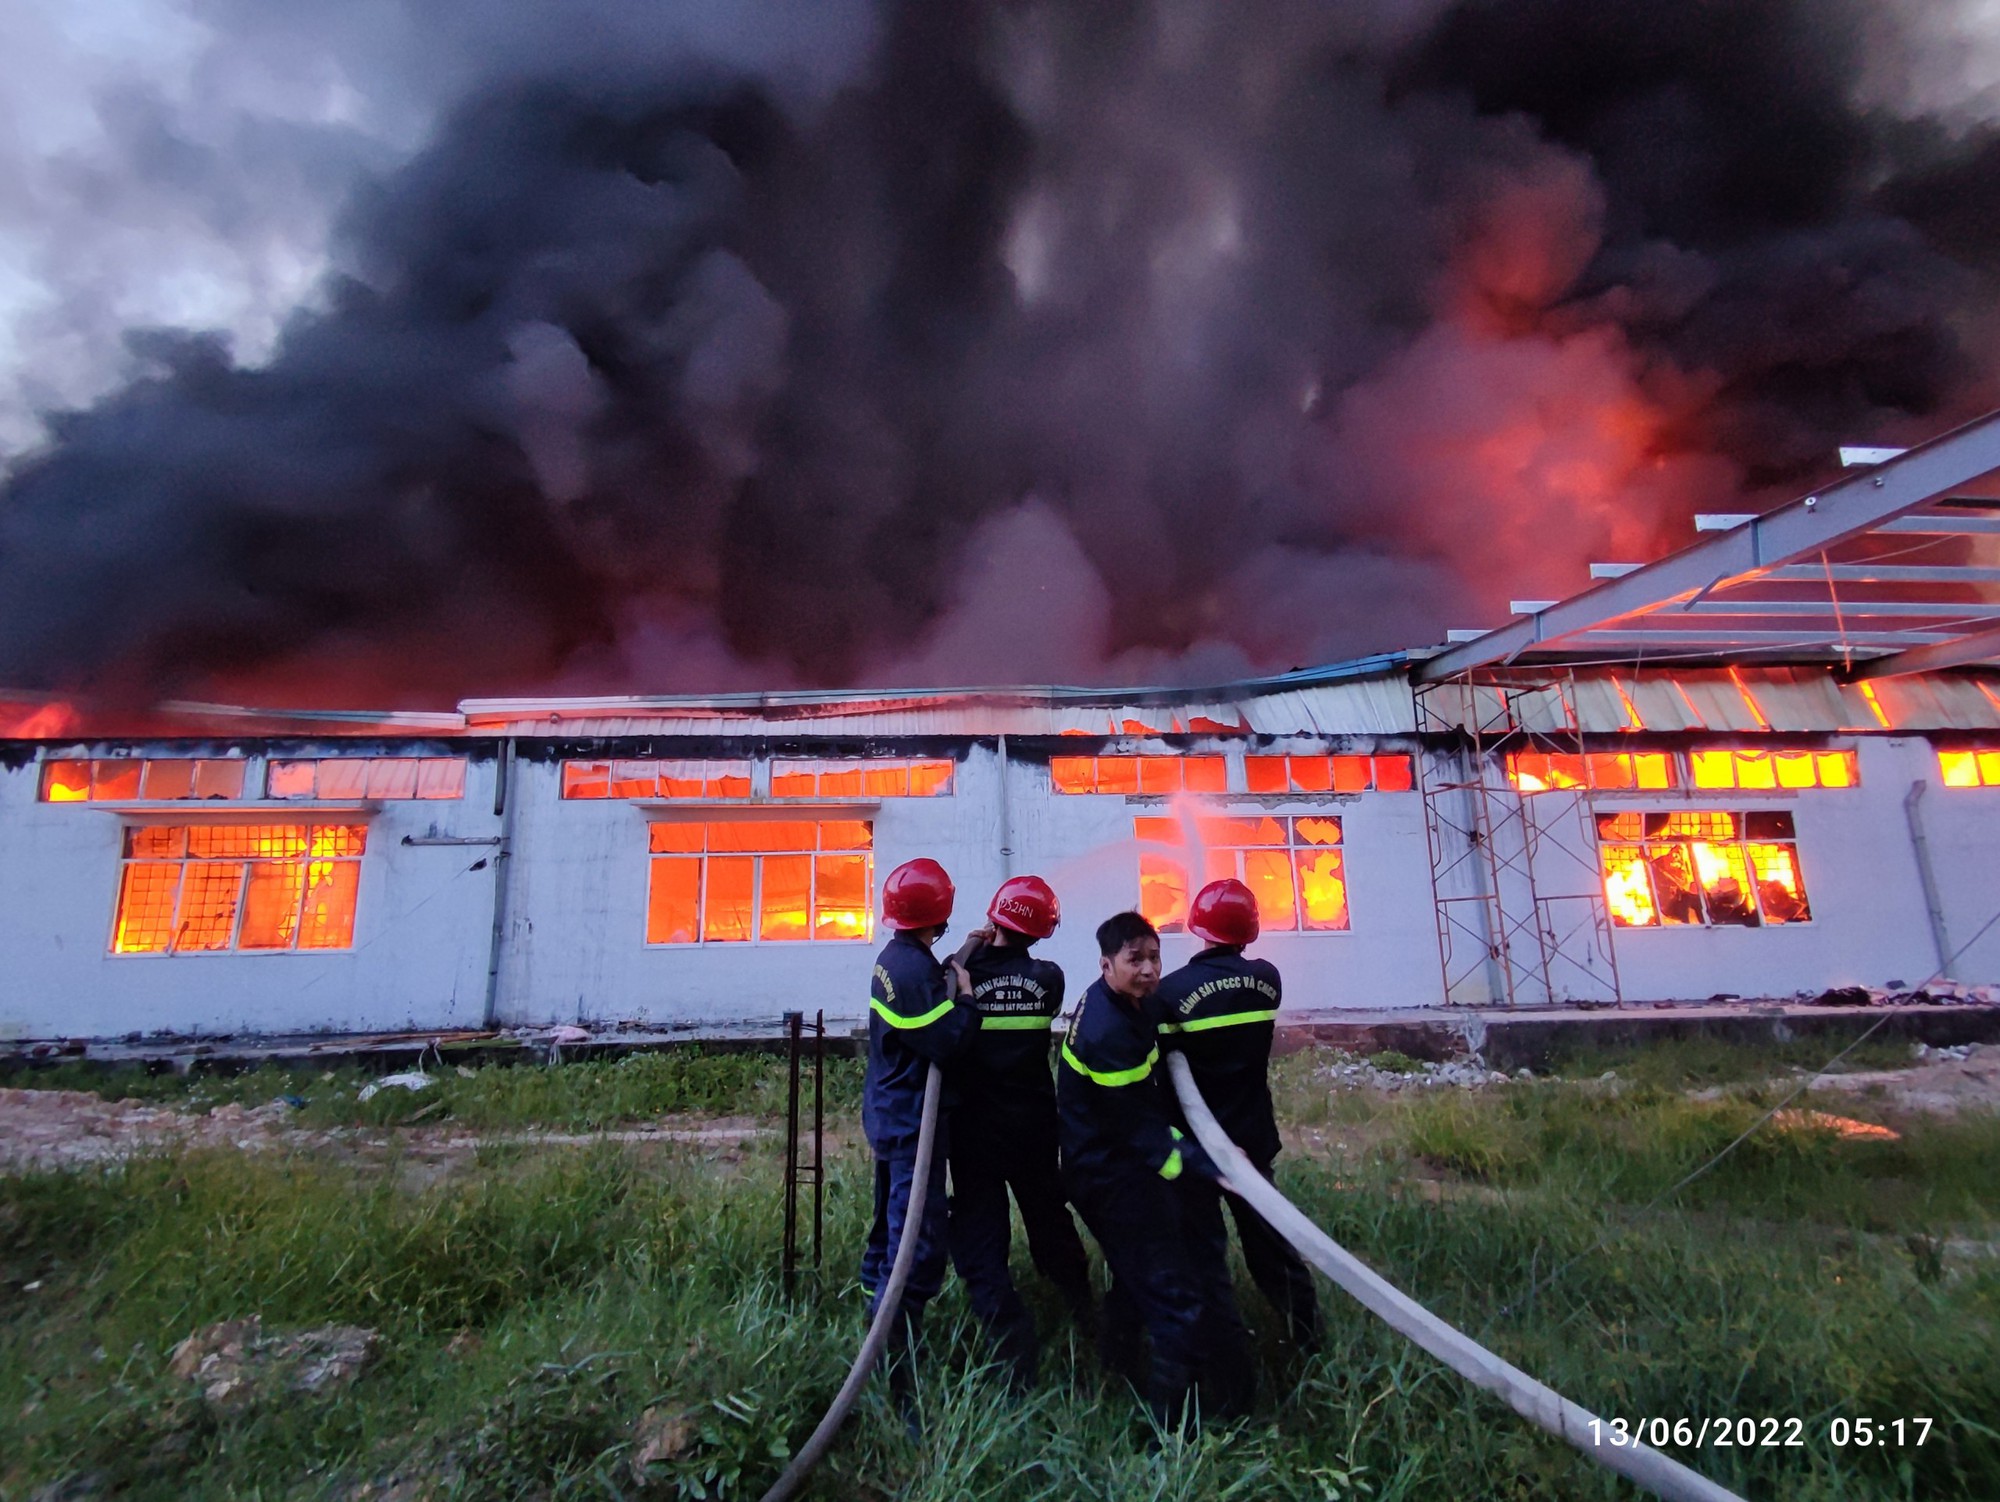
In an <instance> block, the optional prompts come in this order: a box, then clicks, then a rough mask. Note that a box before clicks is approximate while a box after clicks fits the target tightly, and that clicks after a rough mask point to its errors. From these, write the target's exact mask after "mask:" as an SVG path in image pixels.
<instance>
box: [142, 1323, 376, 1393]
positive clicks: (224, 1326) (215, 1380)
mask: <svg viewBox="0 0 2000 1502" xmlns="http://www.w3.org/2000/svg"><path fill="white" fill-rule="evenodd" d="M380 1340H381V1337H380V1336H378V1335H377V1334H376V1333H375V1332H374V1331H373V1330H367V1329H363V1328H362V1327H361V1326H359V1325H322V1326H320V1327H318V1328H317V1329H312V1330H294V1331H289V1332H287V1331H268V1332H267V1331H266V1330H265V1329H264V1325H263V1320H262V1318H261V1317H260V1316H258V1315H255V1314H253V1315H251V1316H250V1317H249V1318H248V1319H226V1320H222V1321H221V1322H219V1323H217V1324H213V1325H209V1326H207V1327H205V1328H203V1329H200V1330H197V1331H195V1333H194V1334H192V1335H190V1336H188V1338H187V1339H186V1340H183V1341H182V1342H181V1343H180V1344H179V1345H177V1346H175V1347H174V1353H173V1359H172V1362H171V1370H172V1372H173V1374H174V1375H175V1376H176V1377H179V1378H181V1379H182V1380H183V1381H186V1382H193V1383H195V1384H197V1385H198V1386H199V1387H200V1388H201V1395H202V1399H203V1401H205V1402H207V1403H209V1404H212V1405H213V1406H215V1407H217V1408H222V1409H226V1410H230V1411H240V1410H242V1409H245V1408H248V1407H250V1406H252V1405H253V1404H255V1403H258V1402H260V1401H268V1400H270V1399H274V1398H277V1397H280V1396H282V1395H284V1394H286V1393H308V1394H316V1393H324V1392H331V1391H333V1390H334V1389H336V1388H340V1387H345V1386H346V1385H347V1384H348V1383H350V1382H352V1381H354V1379H355V1378H357V1377H359V1376H360V1375H361V1372H362V1369H363V1368H364V1367H366V1366H367V1365H368V1362H369V1360H370V1359H371V1358H372V1357H373V1356H374V1354H375V1348H376V1346H377V1344H378V1343H379V1342H380Z"/></svg>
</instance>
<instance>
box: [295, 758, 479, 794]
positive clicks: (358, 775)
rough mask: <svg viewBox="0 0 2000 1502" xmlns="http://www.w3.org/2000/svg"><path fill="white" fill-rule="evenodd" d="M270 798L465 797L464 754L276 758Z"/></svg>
mask: <svg viewBox="0 0 2000 1502" xmlns="http://www.w3.org/2000/svg"><path fill="white" fill-rule="evenodd" d="M264 789H265V794H266V796H267V797H271V798H328V799H343V798H368V799H390V798H440V799H441V798H463V797H464V796H465V758H464V757H462V756H328V757H321V758H320V759H318V760H316V761H274V762H272V763H271V764H270V766H269V767H268V768H267V769H266V771H265V774H264Z"/></svg>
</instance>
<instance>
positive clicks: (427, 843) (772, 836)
mask: <svg viewBox="0 0 2000 1502" xmlns="http://www.w3.org/2000/svg"><path fill="white" fill-rule="evenodd" d="M1846 457H1847V458H1848V459H1849V461H1850V468H1849V469H1848V471H1847V473H1846V477H1845V478H1843V479H1842V480H1840V481H1839V482H1838V483H1837V484H1834V485H1832V486H1829V487H1827V488H1826V489H1824V490H1823V491H1822V492H1820V493H1818V494H1816V495H1812V496H1808V497H1803V498H1801V499H1799V500H1797V501H1794V502H1793V503H1791V504H1789V505H1787V506H1784V507H1781V508H1779V509H1777V510H1775V511H1771V512H1768V513H1765V514H1762V515H1757V516H1748V515H1723V516H1712V517H1703V518H1701V519H1700V522H1699V526H1700V528H1701V531H1702V535H1701V536H1700V538H1699V539H1698V540H1697V542H1696V543H1695V544H1694V545H1693V546H1691V547H1688V548H1685V549H1683V550H1682V551H1680V552H1678V553H1674V554H1671V555H1669V556H1667V557H1665V558H1662V559H1660V560H1658V561H1656V562H1653V563H1650V564H1644V565H1640V564H1636V563H1628V562H1616V561H1613V562H1606V563H1602V564H1598V565H1595V566H1594V567H1593V573H1594V575H1596V576H1597V580H1598V582H1597V583H1595V584H1594V586H1593V587H1591V588H1590V589H1588V590H1586V591H1584V592H1582V593H1580V594H1577V595H1574V596H1572V597H1570V598H1568V599H1564V600H1559V601H1518V602H1515V617H1514V619H1513V620H1511V621H1510V622H1509V623H1508V624H1507V625H1505V626H1503V627H1500V628H1499V629H1497V630H1487V631H1468V632H1460V633H1454V637H1455V638H1456V639H1454V640H1453V641H1451V642H1450V643H1448V644H1447V645H1445V646H1443V647H1442V648H1433V649H1427V650H1420V651H1419V650H1413V651H1409V652H1402V653H1394V654H1389V655H1384V656H1378V657H1371V658H1366V659H1361V660H1356V661H1350V662H1344V663H1337V664H1333V665H1329V666H1325V667H1320V668H1312V669H1306V670H1302V671H1296V672H1291V673H1287V674H1283V675H1279V676H1275V677H1266V678H1261V679H1254V680H1248V681H1243V682H1238V683H1233V684H1230V685H1227V686H1225V687H1221V688H1213V689H1204V690H1188V689H1166V688H1156V689H1146V688H1135V689H1127V690H1103V689H1032V690H1030V689H993V690H938V691H920V692H908V693H880V692H869V691H845V692H828V693H814V692H785V693H770V694H761V695H722V696H709V697H693V696H688V697H672V698H598V699H580V698H533V699H508V700H492V699H489V700H468V701H465V702H463V703H461V704H460V705H459V706H458V707H457V709H456V710H455V711H453V712H451V713H444V714H409V713H385V714H381V715H366V714H360V713H356V712H351V711H326V712H318V713H316V712H310V711H289V710H287V711H278V710H268V711H267V710H256V709H240V708H225V707H222V706H216V705H201V704H185V703H183V704H168V705H164V706H162V707H160V708H159V709H158V710H157V711H155V712H154V713H153V715H152V716H151V717H150V719H149V720H148V722H147V723H146V724H145V725H144V726H143V727H140V728H139V729H138V730H135V731H124V730H120V729H118V727H115V726H109V725H105V724H99V723H97V722H96V721H94V720H93V718H92V716H91V715H90V713H89V712H87V711H79V710H74V709H69V708H65V707H62V706H55V705H49V704H39V705H32V704H20V705H16V706H15V707H14V709H13V710H12V711H11V713H12V715H13V719H12V722H11V729H10V731H9V735H10V737H11V738H9V739H6V740H4V741H0V852H4V859H0V956H4V961H5V963H4V974H5V976H6V982H5V986H4V989H0V1029H4V1030H5V1031H6V1032H7V1033H9V1034H11V1035H13V1036H15V1037H36V1038H41V1037H53V1036H73V1037H81V1036H95V1037H103V1036H114V1035H120V1034H126V1033H132V1032H140V1033H145V1032H151V1031H155V1030H174V1031H190V1030H201V1031H208V1030H230V1031H272V1032H277V1031H284V1032H291V1031H307V1030H318V1029H327V1030H343V1031H355V1030H378V1029H398V1028H423V1029H432V1028H438V1029H442V1028H453V1027H476V1026H481V1025H493V1024H511V1023H527V1022H545V1021H579V1020H580V1021H584V1022H600V1021H608V1020H644V1021H650V1022H654V1023H661V1024H703V1025H723V1024H733V1023H757V1022H765V1021H772V1020H775V1018H776V1017H777V1016H778V1015H779V1014H780V1013H782V1012H785V1011H787V1010H792V1009H797V1008H800V1007H804V1008H806V1009H808V1010H811V1009H816V1008H820V1007H824V1008H825V1009H826V1010H827V1012H828V1014H829V1017H830V1018H836V1019H837V1018H855V1019H858V1018H859V1017H860V1016H861V1014H862V1010H863V1005H864V1001H865V988H864V985H863V979H864V977H865V972H866V958H867V955H868V952H869V946H870V945H871V943H873V942H874V940H875V929H876V924H877V890H876V886H877V879H878V876H879V875H880V873H882V872H884V871H886V870H887V869H889V868H890V867H892V866H893V865H895V864H896V863H897V862H899V861H901V860H904V859H906V858H909V857H911V856H915V855H919V854H922V855H930V856H935V857H937V858H938V859H940V860H942V861H943V862H944V863H945V865H946V866H947V867H948V868H949V869H950V870H951V871H952V873H953V875H954V876H955V877H956V878H957V880H958V883H959V886H960V891H961V899H960V910H961V920H962V921H961V926H964V924H965V923H967V922H970V921H972V920H973V918H974V916H975V915H976V913H977V911H978V908H977V904H978V902H979V901H980V900H981V899H982V898H983V896H984V894H985V893H986V892H988V891H989V890H991V888H992V887H993V886H994V885H995V884H997V883H998V882H999V881H1000V880H1001V879H1002V878H1003V877H1005V876H1006V875H1008V874H1009V873H1013V872H1022V871H1035V872H1039V873H1041V874H1043V875H1045V876H1047V877H1048V878H1049V879H1050V880H1052V881H1053V882H1054V884H1055V886H1056V888H1057V890H1058V892H1059V893H1060V895H1061V897H1062V900H1063V903H1064V907H1065V910H1066V912H1067V914H1068V923H1067V926H1066V927H1065V928H1064V929H1063V930H1062V931H1061V932H1060V933H1059V934H1058V935H1057V936H1056V938H1055V939H1054V940H1053V941H1052V943H1051V945H1050V950H1051V953H1052V955H1053V957H1054V958H1056V959H1058V960H1059V961H1060V962H1062V963H1063V964H1064V965H1066V966H1067V967H1069V968H1070V969H1071V971H1072V972H1073V973H1088V971H1089V969H1090V964H1091V957H1092V948H1091V943H1090V938H1089V931H1090V929H1091V927H1092V926H1093V925H1094V923H1095V921H1096V919H1097V918H1098V917H1100V916H1101V915H1103V914H1106V913H1109V912H1111V911H1113V910H1116V909H1119V908H1123V907H1130V906H1136V907H1138V908H1139V909H1140V910H1141V911H1143V912H1145V913H1146V914H1148V915H1149V916H1150V917H1152V918H1153V919H1154V920H1155V921H1156V922H1157V923H1158V924H1159V925H1160V926H1161V928H1162V929H1163V931H1165V932H1166V933H1167V934H1168V935H1169V936H1170V937H1169V953H1170V957H1171V956H1172V954H1173V952H1174V951H1175V950H1176V949H1181V950H1184V949H1186V948H1187V947H1189V946H1190V945H1191V943H1192V941H1191V940H1189V939H1187V938H1186V937H1184V936H1180V931H1181V920H1182V916H1183V914H1184V912H1185V908H1186V903H1187V899H1188V894H1189V892H1190V891H1191V890H1192V889H1193V888H1195V887H1197V886H1199V885H1200V884H1201V883H1202V882H1203V881H1205V880H1208V879H1212V878H1214V877H1216V876H1219V875H1234V876H1238V877H1240V878H1241V879H1243V880H1244V881H1246V882H1248V883H1249V884H1250V885H1251V887H1252V888H1253V889H1255V890H1256V892H1257V893H1258V895H1259V899H1260V902H1261V905H1262V908H1263V912H1264V935H1265V936H1264V938H1263V939H1262V941H1261V946H1262V952H1264V953H1266V954H1268V955H1269V956H1270V957H1271V958H1272V959H1274V960H1275V961H1277V962H1278V964H1279V965H1280V966H1281V967H1282V968H1283V970H1284V972H1285V975H1286V977H1287V982H1288V987H1289V989H1288V992H1287V996H1286V1006H1287V1008H1288V1009H1295V1010H1297V1011H1299V1012H1311V1011H1321V1010H1328V1009H1337V1008H1382V1007H1416V1006H1430V1005H1437V1004H1440V1003H1448V1004H1489V1005H1490V1004H1500V1005H1523V1004H1536V1003H1547V1002H1566V1001H1567V1002H1575V1001H1612V1000H1618V999H1626V1000H1653V999H1683V998H1706V997H1709V996H1712V995H1715V994H1717V993H1727V994H1730V995H1735V996H1745V997H1753V996H1762V995H1786V994H1791V993H1795V992H1798V991H1802V990H1804V991H1820V990H1823V989H1825V988H1829V987H1835V986H1846V985H1871V986H1887V985H1896V984H1906V985H1914V984H1916V983H1919V982H1921V981H1923V980H1924V979H1925V978H1926V977H1935V976H1939V975H1943V976H1948V977H1952V978H1954V979H1959V980H1967V981H1980V980H1988V979H1994V978H2000V933H1996V931H1995V926H1994V925H1993V923H1992V917H1993V914H1994V913H1995V912H1996V910H2000V872H1996V868H1995V863H1994V861H1993V858H1992V852H1993V850H1994V848H1995V846H1996V837H2000V670H1996V668H1995V667H1994V666H1993V659H1994V658H1995V657H1996V655H2000V560H1996V559H1995V558H1994V557H1993V554H1994V553H1995V550H1996V548H2000V487H1996V483H1995V481H1996V474H1995V470H1996V465H2000V415H1996V416H1994V417H1989V418H1987V419H1985V420H1983V421H1981V422H1978V423H1975V424H1973V425H1971V426H1970V427H1967V428H1963V429H1961V430H1959V431H1957V432H1955V433H1952V434H1949V435H1947V436H1945V437H1943V438H1940V439H1938V440H1936V441H1934V442H1932V443H1929V444H1926V445H1924V446H1922V447H1919V448H1916V449H1913V450H1910V451H1908V452H1907V453H1904V452H1899V451H1885V450H1870V451H1854V452H1852V453H1850V454H1848V455H1847V456H1846Z"/></svg>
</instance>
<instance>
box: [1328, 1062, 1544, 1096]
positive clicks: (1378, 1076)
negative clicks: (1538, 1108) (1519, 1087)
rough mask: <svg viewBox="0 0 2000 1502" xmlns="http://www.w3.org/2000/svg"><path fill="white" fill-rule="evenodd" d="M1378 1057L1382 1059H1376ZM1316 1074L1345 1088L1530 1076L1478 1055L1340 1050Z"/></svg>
mask: <svg viewBox="0 0 2000 1502" xmlns="http://www.w3.org/2000/svg"><path fill="white" fill-rule="evenodd" d="M1377 1060H1380V1061H1381V1062H1379V1063H1378V1062H1377ZM1318 1073H1319V1077H1320V1078H1322V1079H1324V1080H1326V1081H1327V1082H1328V1083H1330V1084H1332V1085H1335V1086H1338V1087H1343V1088H1346V1089H1368V1090H1428V1089H1436V1088H1440V1087H1448V1088H1451V1089H1456V1090H1477V1089H1481V1088H1483V1087H1486V1086H1489V1085H1505V1084H1509V1083H1511V1082H1512V1081H1513V1080H1515V1079H1516V1078H1520V1079H1529V1078H1532V1077H1533V1076H1532V1075H1531V1074H1530V1073H1529V1071H1528V1070H1525V1069H1523V1070H1521V1071H1519V1073H1518V1075H1509V1074H1506V1073H1504V1072H1503V1071H1501V1070H1498V1069H1488V1068H1487V1067H1486V1065H1485V1063H1484V1062H1483V1061H1482V1060H1481V1059H1479V1057H1478V1056H1477V1055H1474V1056H1473V1057H1471V1058H1467V1059H1447V1060H1445V1061H1444V1062H1442V1063H1437V1062H1427V1061H1424V1060H1421V1059H1411V1058H1406V1057H1405V1056H1404V1055H1402V1054H1388V1053H1384V1054H1378V1055H1375V1056H1374V1057H1373V1058H1370V1057H1364V1056H1360V1055H1355V1054H1340V1055H1337V1056H1336V1057H1335V1060H1334V1062H1333V1063H1331V1064H1327V1065H1325V1066H1323V1067H1322V1068H1321V1069H1320V1070H1319V1071H1318Z"/></svg>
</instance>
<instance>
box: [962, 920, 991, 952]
mask: <svg viewBox="0 0 2000 1502" xmlns="http://www.w3.org/2000/svg"><path fill="white" fill-rule="evenodd" d="M992 942H993V925H992V924H990V923H989V924H987V925H986V926H985V927H984V928H975V929H974V930H973V931H972V932H971V933H969V934H967V935H966V936H965V942H964V943H963V944H961V945H959V946H958V954H957V956H956V958H957V959H958V960H960V961H964V960H969V959H971V958H972V954H973V951H974V950H976V949H978V948H979V947H980V946H981V945H984V944H991V943H992Z"/></svg>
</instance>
